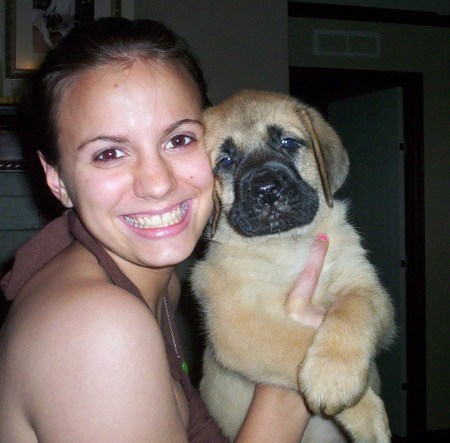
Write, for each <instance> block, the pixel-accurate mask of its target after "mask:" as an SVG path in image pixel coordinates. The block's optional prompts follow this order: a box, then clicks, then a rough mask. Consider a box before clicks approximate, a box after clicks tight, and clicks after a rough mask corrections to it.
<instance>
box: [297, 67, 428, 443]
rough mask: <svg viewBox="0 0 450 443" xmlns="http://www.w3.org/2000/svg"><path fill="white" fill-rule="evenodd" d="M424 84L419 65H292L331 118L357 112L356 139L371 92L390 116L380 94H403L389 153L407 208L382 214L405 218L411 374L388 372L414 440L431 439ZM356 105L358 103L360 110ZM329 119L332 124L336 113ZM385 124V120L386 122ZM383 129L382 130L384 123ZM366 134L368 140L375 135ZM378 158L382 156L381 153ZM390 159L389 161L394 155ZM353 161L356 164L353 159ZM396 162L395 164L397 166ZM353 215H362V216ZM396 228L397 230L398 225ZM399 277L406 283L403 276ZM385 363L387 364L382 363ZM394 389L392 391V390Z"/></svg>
mask: <svg viewBox="0 0 450 443" xmlns="http://www.w3.org/2000/svg"><path fill="white" fill-rule="evenodd" d="M422 85H423V79H422V75H421V74H419V73H400V72H384V71H361V70H341V69H322V68H301V67H291V68H290V92H291V94H292V95H294V96H296V97H298V98H300V99H301V100H303V101H305V102H307V103H309V104H311V105H313V106H315V107H316V108H318V109H319V110H320V111H321V112H322V113H323V114H324V115H325V116H326V117H327V118H328V119H330V120H333V119H334V120H336V119H337V120H343V119H344V117H343V115H344V114H346V115H347V117H345V118H346V119H347V120H349V119H352V117H355V119H354V121H350V122H349V123H347V124H345V123H343V122H340V124H341V123H343V124H344V126H343V131H344V128H345V127H346V128H347V131H348V130H350V131H360V133H361V135H360V137H359V139H358V138H356V139H355V140H361V141H364V136H365V135H366V134H367V137H370V136H369V135H368V131H367V129H368V126H367V125H364V124H361V123H358V122H365V121H367V119H366V120H364V119H359V120H357V119H356V114H352V112H355V113H357V114H358V117H360V115H359V114H360V113H361V111H360V110H361V104H363V105H362V106H369V107H370V106H371V105H370V103H371V100H375V101H376V102H378V104H377V105H375V104H374V107H375V106H377V107H378V112H379V113H380V115H381V116H382V117H383V116H384V117H385V116H386V114H387V112H383V102H380V100H384V99H385V97H400V100H399V101H398V103H400V109H399V114H398V115H400V117H401V122H400V126H401V129H402V139H401V141H400V142H399V143H398V146H397V148H396V149H398V154H394V157H392V156H391V159H392V158H394V159H395V155H399V156H400V158H401V171H400V175H399V178H400V180H399V181H397V183H398V188H399V189H397V190H396V191H398V194H396V195H398V196H400V197H401V200H402V201H401V205H400V206H402V209H401V210H400V211H399V212H398V215H392V212H387V213H386V214H385V216H384V218H385V219H386V220H389V218H390V217H398V218H399V220H398V223H399V225H401V232H400V233H399V236H398V238H399V241H400V242H401V243H402V247H403V249H404V256H403V257H401V259H400V260H398V263H396V264H395V266H398V274H399V275H400V274H401V275H402V277H401V278H402V279H403V280H402V281H404V285H403V287H402V291H403V292H404V297H403V298H401V299H400V300H397V302H396V308H397V311H400V312H398V313H397V318H398V320H399V322H400V323H401V327H402V328H404V330H403V331H401V334H400V338H402V334H403V337H404V343H397V344H396V346H397V349H394V350H393V352H395V353H396V354H395V356H398V358H399V359H400V358H402V359H404V365H403V366H404V372H405V374H403V375H402V376H401V377H400V374H399V373H400V372H402V369H401V368H400V367H398V368H396V369H395V371H396V375H394V376H393V379H392V380H387V383H386V385H387V386H388V388H389V389H391V386H389V383H397V390H401V391H403V392H400V393H397V396H398V398H399V404H396V403H395V397H393V396H392V395H391V399H390V402H391V405H390V407H391V408H392V410H393V411H394V413H395V418H394V420H395V428H396V429H397V430H398V435H399V436H400V437H406V436H407V437H408V440H407V441H411V442H412V441H414V442H415V441H417V442H423V441H425V430H426V410H425V405H426V391H425V385H426V379H425V369H426V367H425V318H424V313H425V266H424V203H423V86H422ZM389 91H391V92H389ZM386 93H387V95H386ZM392 93H393V94H394V95H392ZM354 103H357V105H356V106H360V108H358V107H356V108H352V107H351V106H353V105H354ZM374 103H375V102H374ZM364 104H365V105H364ZM349 106H350V107H349ZM391 106H392V104H391V103H388V102H386V110H391ZM341 109H342V111H341ZM352 109H355V111H352ZM358 109H360V110H359V111H358ZM396 115H397V114H396ZM391 118H392V117H391ZM394 118H395V117H394ZM380 121H382V120H380ZM331 123H332V124H333V126H334V123H333V121H331ZM370 123H371V124H373V125H374V126H375V125H377V123H376V122H375V121H373V122H372V121H370ZM380 124H381V125H384V123H380ZM352 125H353V126H352ZM348 128H350V129H348ZM378 130H379V131H378V132H380V128H378ZM383 130H384V126H382V129H381V132H383ZM338 132H339V130H338ZM350 135H353V134H350ZM343 139H344V137H343ZM367 142H368V143H370V140H368V141H367ZM344 143H345V139H344ZM358 143H359V142H358ZM381 145H382V144H381ZM356 154H357V155H356V156H354V158H355V157H358V153H356ZM350 156H351V161H352V153H350ZM360 157H361V158H363V160H364V155H363V156H361V155H360ZM387 158H388V157H386V159H387ZM355 161H356V162H357V161H358V159H357V158H356V160H355ZM378 161H380V160H379V159H378ZM385 161H387V162H390V161H391V160H385ZM381 164H382V163H381ZM354 166H356V167H358V166H357V165H355V164H354ZM391 169H392V170H393V171H394V172H395V167H394V168H391ZM351 171H352V166H351ZM367 182H370V180H367ZM350 186H351V185H350ZM396 186H397V185H396ZM359 191H360V190H358V192H357V194H358V193H359V194H360V201H362V200H364V199H366V200H367V195H369V194H367V193H366V194H365V195H366V197H364V194H361V192H359ZM343 192H344V196H347V195H350V196H352V192H351V190H348V189H347V193H346V190H345V189H344V191H343ZM353 194H354V193H353ZM375 203H380V202H375ZM356 206H357V203H356ZM391 207H392V205H391ZM388 208H389V205H386V209H385V208H384V207H383V205H382V204H379V205H378V207H377V209H372V213H373V211H378V210H386V211H389V209H388ZM355 218H356V219H357V220H358V216H356V217H355ZM365 218H366V222H365V221H364V217H362V218H360V219H359V220H358V222H360V223H361V226H360V227H361V228H362V230H363V231H364V230H367V231H369V232H368V233H367V234H368V236H370V235H372V240H371V241H372V244H375V243H374V242H376V238H375V239H374V234H373V233H372V234H371V233H370V229H371V225H373V224H374V223H373V220H372V221H371V220H370V215H369V216H368V217H367V216H366V217H365ZM392 229H394V230H395V225H394V228H391V230H392ZM382 235H384V234H382ZM369 240H370V239H369ZM369 243H370V242H369ZM369 246H370V244H369ZM378 246H379V245H376V244H375V247H374V249H377V247H378ZM376 254H377V252H376V251H375V255H376ZM378 254H379V255H382V254H383V250H382V249H381V250H379V251H378ZM375 258H376V257H375ZM389 266H391V265H389ZM399 281H400V278H399ZM399 285H402V284H401V283H399ZM400 341H401V340H400ZM390 358H391V362H390V363H389V362H387V363H386V364H384V366H385V367H384V371H385V374H384V376H385V378H386V377H389V371H390V370H391V369H392V363H393V362H392V355H391V356H390ZM382 359H383V357H382ZM381 363H382V364H381V366H383V362H381ZM390 368H391V369H390ZM381 370H382V372H383V367H382V368H381ZM392 386H393V385H392ZM390 394H392V393H391V392H389V395H390ZM400 397H401V398H403V399H404V403H405V404H404V406H402V405H401V402H402V400H400ZM387 406H388V405H387ZM394 431H395V429H394ZM405 434H406V435H405Z"/></svg>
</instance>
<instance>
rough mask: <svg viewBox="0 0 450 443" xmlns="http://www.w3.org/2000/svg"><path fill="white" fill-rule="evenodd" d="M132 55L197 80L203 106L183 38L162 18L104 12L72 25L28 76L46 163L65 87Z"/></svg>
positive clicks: (201, 82) (55, 154)
mask: <svg viewBox="0 0 450 443" xmlns="http://www.w3.org/2000/svg"><path fill="white" fill-rule="evenodd" d="M138 60H143V61H156V62H161V63H163V64H166V65H171V66H173V67H174V68H176V69H180V70H181V71H182V72H184V73H185V74H187V75H188V77H190V78H191V79H192V80H193V81H194V84H195V85H197V87H198V92H199V96H200V100H201V103H202V105H203V107H206V106H208V105H209V100H208V96H207V85H206V82H205V79H204V77H203V73H202V70H201V68H200V65H199V63H198V62H197V60H196V58H195V56H194V55H193V54H192V53H191V52H190V50H189V48H188V46H187V44H186V42H185V41H184V40H183V39H182V38H181V37H179V36H178V35H177V34H175V33H174V32H173V31H171V30H170V29H168V28H167V27H166V26H165V25H164V24H163V23H160V22H157V21H154V20H135V21H130V20H128V19H125V18H117V17H116V18H113V17H109V18H102V19H99V20H97V21H95V22H92V23H88V24H81V25H77V26H75V27H74V28H72V30H71V31H70V32H69V34H68V35H67V36H66V37H65V38H64V39H63V40H62V41H61V42H60V43H59V45H58V46H57V47H55V48H54V49H52V50H51V51H50V52H49V53H48V54H47V57H46V58H45V60H44V62H43V63H42V65H41V67H40V69H39V71H38V72H37V74H36V77H35V79H34V87H33V97H32V100H33V108H34V116H33V122H34V125H35V137H36V138H35V142H36V147H37V149H38V150H39V151H40V152H41V153H42V155H43V156H44V157H45V159H46V161H47V162H48V163H49V164H50V165H52V166H58V165H59V160H60V152H59V149H58V125H57V122H58V114H59V105H60V103H61V100H62V97H63V96H64V92H65V91H66V90H67V88H69V87H70V86H71V85H72V84H73V83H74V82H76V81H77V79H79V77H80V76H81V75H82V74H83V73H85V72H87V71H89V70H92V69H95V68H99V67H102V66H107V65H116V66H121V65H122V66H123V67H124V68H125V67H127V66H129V65H131V64H133V63H134V62H135V61H138Z"/></svg>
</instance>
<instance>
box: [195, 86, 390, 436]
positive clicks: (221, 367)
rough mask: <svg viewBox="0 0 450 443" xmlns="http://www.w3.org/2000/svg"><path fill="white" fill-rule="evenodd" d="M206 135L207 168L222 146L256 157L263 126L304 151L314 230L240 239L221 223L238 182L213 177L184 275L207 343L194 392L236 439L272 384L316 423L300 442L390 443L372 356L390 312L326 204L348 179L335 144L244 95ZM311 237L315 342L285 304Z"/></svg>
mask: <svg viewBox="0 0 450 443" xmlns="http://www.w3.org/2000/svg"><path fill="white" fill-rule="evenodd" d="M205 124H206V135H205V145H206V147H207V149H208V152H209V154H210V158H211V162H212V165H213V167H215V166H216V164H217V162H218V161H219V160H220V149H219V147H220V146H221V145H222V144H223V143H224V141H225V140H227V139H230V138H231V139H232V141H233V143H234V145H235V146H236V148H237V149H238V150H243V152H246V151H247V150H251V151H255V152H257V150H258V149H261V148H260V147H261V145H262V144H263V140H265V138H266V136H267V127H268V126H269V125H274V124H275V125H277V126H278V127H282V128H283V131H284V132H285V133H286V134H289V136H290V137H294V138H299V139H303V140H305V141H306V146H305V147H304V149H302V150H301V151H300V153H299V154H298V156H297V160H296V162H297V163H296V167H297V170H298V173H299V174H300V175H301V177H302V178H303V180H305V181H306V182H307V183H308V184H309V185H310V186H311V187H312V188H314V190H316V191H317V194H318V197H319V209H318V211H317V213H316V214H315V217H314V219H313V221H312V222H311V223H309V224H307V225H305V226H302V227H297V228H294V229H292V230H290V231H287V232H281V233H277V234H273V235H267V236H256V237H246V236H243V235H240V234H239V233H238V232H236V230H235V229H233V228H232V227H231V226H230V224H229V222H228V218H227V216H228V212H229V210H230V207H231V205H232V203H233V201H234V198H235V195H234V190H235V183H234V181H233V179H231V178H230V177H224V176H221V175H218V177H217V180H216V189H215V193H216V196H215V199H216V208H215V212H216V215H217V220H216V223H215V227H214V228H213V231H214V232H213V233H212V234H213V235H212V240H211V241H210V243H209V245H208V250H207V253H206V257H205V259H204V260H202V261H200V262H198V263H197V264H196V265H195V267H194V269H193V273H192V285H193V289H194V292H195V294H196V296H197V297H198V299H199V300H200V302H201V305H202V307H203V310H204V314H205V317H204V319H205V327H206V331H207V337H208V345H207V349H206V352H205V356H204V375H203V379H202V382H201V393H202V395H203V397H204V399H205V401H206V404H207V406H208V408H209V410H210V411H211V413H212V415H213V416H214V417H215V418H216V419H217V421H218V422H219V424H220V425H221V426H222V428H223V429H224V432H225V433H226V434H227V435H228V436H230V437H231V438H233V437H234V436H235V435H236V433H237V430H238V429H239V427H240V424H241V423H242V420H243V418H244V416H245V413H246V410H247V408H248V405H249V402H250V400H251V396H252V393H253V388H254V384H255V383H269V384H275V385H279V386H285V387H288V388H291V389H300V391H301V393H302V394H303V395H304V397H305V399H306V401H307V403H308V406H309V407H310V409H311V410H312V411H313V412H314V413H315V414H317V415H316V416H314V417H313V419H312V420H311V421H310V424H309V425H308V428H307V430H306V432H305V435H304V437H303V439H302V442H303V443H305V442H314V443H317V442H321V443H326V442H328V441H330V442H331V441H333V442H338V441H346V440H345V438H344V436H343V434H342V433H341V431H340V430H339V428H341V427H342V428H343V429H345V432H346V434H348V435H349V436H351V438H352V440H354V441H358V442H388V441H390V432H389V428H388V423H387V417H386V413H385V410H384V405H383V402H382V401H381V399H380V398H379V397H378V395H377V393H376V392H377V391H378V376H377V373H376V368H375V365H374V357H375V355H376V353H377V351H378V350H379V348H380V347H383V346H384V345H386V344H387V343H388V341H389V339H390V337H391V335H392V333H393V330H394V326H393V312H392V306H391V303H390V301H389V297H388V295H387V294H386V292H385V290H384V289H383V287H382V286H381V284H380V282H379V279H378V278H377V275H376V273H375V271H374V269H373V267H372V265H371V264H370V263H369V261H368V260H367V258H366V252H365V250H364V249H363V248H362V246H361V244H360V240H359V236H358V234H357V233H356V231H355V230H354V229H353V228H352V227H351V226H350V224H349V223H348V222H347V219H346V205H345V203H343V202H340V201H334V202H333V201H332V195H333V194H334V193H335V192H336V191H337V190H338V189H339V187H340V186H341V185H342V183H343V181H344V180H345V177H346V175H347V171H348V158H347V154H346V152H345V150H344V148H343V146H342V143H341V141H340V139H339V137H338V135H337V134H336V133H335V131H334V130H333V129H332V128H331V127H330V126H329V125H328V124H327V123H326V122H325V120H324V119H323V118H322V117H321V115H320V114H319V113H318V112H317V111H315V110H314V109H312V108H311V107H309V106H307V105H306V104H304V103H302V102H299V101H297V100H296V99H294V98H292V97H289V96H286V95H282V94H276V93H268V92H256V91H244V92H241V93H239V94H237V95H235V96H233V97H231V98H230V99H228V100H226V101H225V102H224V103H222V104H220V105H219V106H217V107H214V108H212V109H210V110H208V111H207V112H206V115H205ZM314 144H316V145H317V146H314ZM317 151H319V152H317ZM321 162H322V165H321V164H320V163H321ZM320 168H322V169H323V170H322V171H320ZM327 187H328V192H327ZM327 194H328V195H327ZM320 233H327V234H328V235H329V237H330V247H329V250H328V254H327V257H326V260H325V265H324V268H323V271H322V273H321V275H320V280H319V284H318V287H317V289H316V292H315V294H314V297H313V303H314V304H315V305H320V306H323V307H325V308H326V309H328V313H327V315H326V317H325V319H324V321H323V324H322V325H321V327H320V328H319V330H318V331H317V332H315V330H314V329H313V328H309V327H306V326H301V325H299V324H298V323H296V322H294V321H293V320H292V319H290V318H289V317H288V316H287V314H286V311H285V302H286V299H287V297H288V294H289V293H290V291H291V289H292V287H293V284H294V280H295V278H296V277H297V276H298V274H299V272H300V271H301V269H302V268H303V266H304V264H305V262H306V259H307V256H308V254H309V251H310V247H311V244H312V242H313V241H314V239H315V238H316V237H317V236H318V235H319V234H320ZM336 422H337V423H339V425H340V426H339V428H338V426H336V425H335V423H336Z"/></svg>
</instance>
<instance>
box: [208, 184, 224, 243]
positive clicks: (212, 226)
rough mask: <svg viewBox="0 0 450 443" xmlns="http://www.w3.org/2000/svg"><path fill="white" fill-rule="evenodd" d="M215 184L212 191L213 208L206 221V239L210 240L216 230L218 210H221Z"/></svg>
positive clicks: (218, 216)
mask: <svg viewBox="0 0 450 443" xmlns="http://www.w3.org/2000/svg"><path fill="white" fill-rule="evenodd" d="M216 186H217V185H216V184H215V185H214V191H213V210H212V212H211V215H210V217H209V222H208V230H207V234H206V237H207V239H208V240H212V238H213V237H214V235H215V234H216V231H217V224H218V223H219V218H220V211H221V209H220V208H221V206H222V205H221V203H220V198H219V193H218V192H217V188H216Z"/></svg>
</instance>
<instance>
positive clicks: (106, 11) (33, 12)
mask: <svg viewBox="0 0 450 443" xmlns="http://www.w3.org/2000/svg"><path fill="white" fill-rule="evenodd" d="M77 2H81V0H75V4H77ZM5 3H6V4H5V46H6V47H5V78H8V79H23V78H26V77H27V76H28V75H29V74H30V73H31V72H32V71H34V70H35V69H37V67H38V66H39V64H40V63H41V61H42V60H43V58H44V57H45V54H46V52H47V51H48V50H49V49H50V46H48V44H50V43H51V42H50V41H48V38H47V39H44V38H41V39H40V40H41V41H39V42H38V44H37V43H36V41H37V38H36V36H38V38H40V37H42V35H43V34H44V30H43V26H42V25H41V26H37V25H36V24H37V23H41V22H38V20H40V19H41V18H42V17H40V15H42V16H43V15H44V13H45V10H44V9H36V8H33V4H35V5H37V4H42V5H46V4H47V3H48V4H50V3H51V2H49V1H47V2H46V1H45V0H43V1H42V2H39V1H30V0H8V1H7V2H5ZM87 3H89V7H91V8H92V12H93V18H100V17H108V16H112V17H119V16H120V15H121V6H122V5H121V0H91V1H90V2H87ZM84 4H86V2H83V5H84ZM78 7H81V3H80V5H79V6H78V5H77V8H78ZM73 17H74V16H72V18H73ZM83 20H84V18H83V16H79V18H78V21H83ZM75 21H77V17H76V16H75ZM38 29H41V30H42V32H41V34H42V35H41V34H39V32H38ZM68 29H70V27H69V25H68V26H67V30H68ZM46 32H47V31H46ZM55 35H59V34H56V33H55ZM47 37H48V32H47ZM52 41H53V40H52ZM46 42H48V44H47V43H46ZM37 47H38V50H36V48H37Z"/></svg>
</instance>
